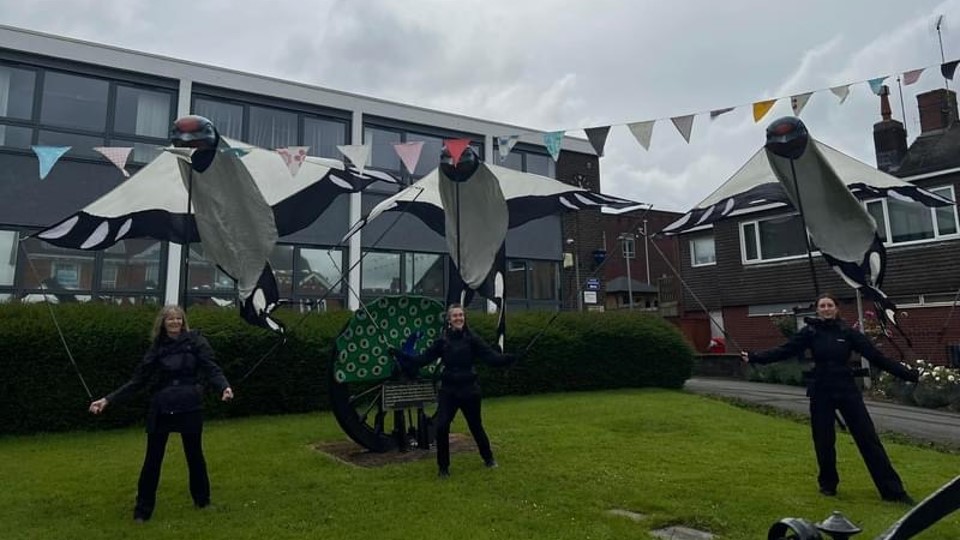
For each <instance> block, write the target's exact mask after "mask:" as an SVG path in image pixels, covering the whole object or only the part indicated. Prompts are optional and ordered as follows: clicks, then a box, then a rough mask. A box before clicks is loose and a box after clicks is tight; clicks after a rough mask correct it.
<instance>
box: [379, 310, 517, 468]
mask: <svg viewBox="0 0 960 540" xmlns="http://www.w3.org/2000/svg"><path fill="white" fill-rule="evenodd" d="M394 354H395V355H396V356H397V360H398V361H399V362H400V364H401V366H402V367H403V368H404V369H405V370H407V371H410V370H416V369H418V368H419V367H422V366H425V365H428V364H430V363H433V362H435V361H436V360H437V359H438V358H439V359H441V365H442V367H443V371H442V374H441V376H440V391H439V394H438V396H437V399H438V406H437V419H436V428H437V466H438V467H439V476H440V478H446V477H448V476H450V424H451V423H452V422H453V418H454V416H456V414H457V410H458V409H459V410H461V411H463V416H464V418H466V420H467V426H468V427H469V428H470V434H471V435H473V440H474V441H476V443H477V448H478V449H479V450H480V457H482V458H483V463H484V464H485V465H486V466H487V467H490V468H493V467H496V466H497V461H496V460H495V459H494V458H493V451H492V450H491V449H490V439H489V438H488V437H487V432H486V431H485V430H484V429H483V421H482V419H481V416H480V385H479V383H478V382H477V372H476V369H475V367H474V364H475V362H476V360H482V361H484V362H486V363H488V364H490V365H492V366H504V365H509V364H511V363H513V362H515V361H516V357H515V356H514V355H510V354H499V353H497V352H496V351H494V350H493V349H492V348H490V346H489V345H487V344H486V343H485V342H484V341H483V340H482V339H481V338H480V337H479V336H477V335H476V334H474V333H473V332H471V331H470V329H469V328H467V321H466V316H465V315H464V311H463V306H461V305H460V304H452V305H451V306H450V307H449V308H448V309H447V327H446V329H445V330H444V333H443V336H441V337H440V338H438V339H437V340H436V341H434V342H433V343H432V344H431V345H430V347H429V348H428V349H427V350H426V351H424V353H423V354H422V355H419V356H409V355H406V354H404V353H403V352H401V351H394Z"/></svg>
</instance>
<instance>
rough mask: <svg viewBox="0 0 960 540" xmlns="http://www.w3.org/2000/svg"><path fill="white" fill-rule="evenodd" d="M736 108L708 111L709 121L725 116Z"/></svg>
mask: <svg viewBox="0 0 960 540" xmlns="http://www.w3.org/2000/svg"><path fill="white" fill-rule="evenodd" d="M735 108H736V107H724V108H723V109H714V110H712V111H710V120H713V119H714V118H716V117H718V116H720V115H721V114H727V113H728V112H730V111H732V110H734V109H735Z"/></svg>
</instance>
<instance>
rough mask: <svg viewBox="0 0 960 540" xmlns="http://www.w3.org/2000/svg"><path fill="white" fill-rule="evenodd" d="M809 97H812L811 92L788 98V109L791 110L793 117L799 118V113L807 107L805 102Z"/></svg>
mask: <svg viewBox="0 0 960 540" xmlns="http://www.w3.org/2000/svg"><path fill="white" fill-rule="evenodd" d="M811 95H813V92H807V93H805V94H797V95H795V96H791V97H790V107H791V108H793V115H794V116H800V112H801V111H803V108H804V107H806V106H807V102H808V101H810V96H811Z"/></svg>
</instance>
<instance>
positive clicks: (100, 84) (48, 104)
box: [40, 71, 110, 131]
mask: <svg viewBox="0 0 960 540" xmlns="http://www.w3.org/2000/svg"><path fill="white" fill-rule="evenodd" d="M109 87H110V84H109V83H108V82H107V81H103V80H100V79H93V78H90V77H79V76H77V75H68V74H66V73H58V72H56V71H48V72H47V73H46V75H45V76H44V81H43V96H42V99H43V102H42V104H41V107H40V121H41V122H42V123H44V124H49V125H55V126H63V127H71V128H79V129H85V130H89V131H104V130H105V128H106V124H107V94H108V92H107V91H108V89H109Z"/></svg>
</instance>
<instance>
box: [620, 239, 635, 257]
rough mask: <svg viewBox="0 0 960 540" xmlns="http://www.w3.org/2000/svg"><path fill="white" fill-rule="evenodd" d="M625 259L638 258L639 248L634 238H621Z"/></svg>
mask: <svg viewBox="0 0 960 540" xmlns="http://www.w3.org/2000/svg"><path fill="white" fill-rule="evenodd" d="M620 242H621V246H622V249H623V258H624V259H634V258H636V256H637V248H636V245H635V240H634V239H633V238H621V239H620Z"/></svg>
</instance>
